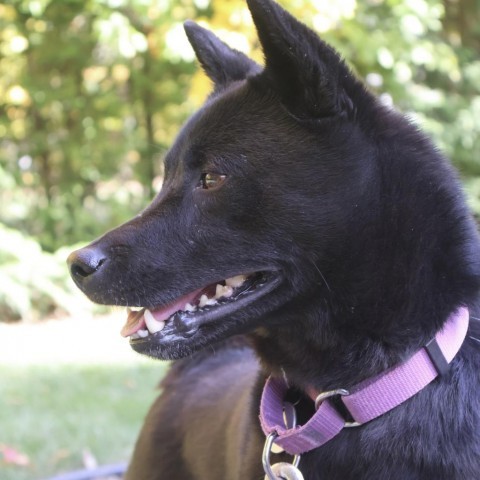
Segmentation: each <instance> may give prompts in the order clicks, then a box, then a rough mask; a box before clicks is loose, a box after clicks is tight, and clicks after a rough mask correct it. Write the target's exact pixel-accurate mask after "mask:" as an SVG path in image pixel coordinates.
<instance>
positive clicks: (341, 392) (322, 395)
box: [315, 388, 362, 428]
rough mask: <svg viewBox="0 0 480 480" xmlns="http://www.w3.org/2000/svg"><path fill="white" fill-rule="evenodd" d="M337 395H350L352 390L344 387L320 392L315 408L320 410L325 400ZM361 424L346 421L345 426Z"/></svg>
mask: <svg viewBox="0 0 480 480" xmlns="http://www.w3.org/2000/svg"><path fill="white" fill-rule="evenodd" d="M335 395H340V396H341V397H344V396H345V395H350V392H349V391H348V390H345V389H344V388H338V389H337V390H329V391H328V392H322V393H320V394H319V395H318V396H317V398H316V399H315V410H318V409H319V408H320V405H321V404H322V402H323V401H324V400H326V399H327V398H330V397H334V396H335ZM360 425H362V424H361V423H359V422H345V424H344V427H345V428H353V427H359V426H360Z"/></svg>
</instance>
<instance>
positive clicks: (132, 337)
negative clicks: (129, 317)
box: [130, 332, 148, 340]
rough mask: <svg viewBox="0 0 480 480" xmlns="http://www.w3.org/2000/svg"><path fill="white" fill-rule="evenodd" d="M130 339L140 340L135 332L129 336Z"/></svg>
mask: <svg viewBox="0 0 480 480" xmlns="http://www.w3.org/2000/svg"><path fill="white" fill-rule="evenodd" d="M147 335H148V333H147ZM130 338H131V339H132V340H136V339H137V338H140V335H139V334H138V333H137V332H135V333H134V334H132V335H130Z"/></svg>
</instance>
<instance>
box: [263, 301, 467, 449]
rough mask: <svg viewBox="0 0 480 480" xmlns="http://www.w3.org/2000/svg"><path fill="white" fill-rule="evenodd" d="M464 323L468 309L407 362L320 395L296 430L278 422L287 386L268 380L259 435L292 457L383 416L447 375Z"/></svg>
mask: <svg viewBox="0 0 480 480" xmlns="http://www.w3.org/2000/svg"><path fill="white" fill-rule="evenodd" d="M468 320H469V314H468V309H467V308H465V307H461V308H459V309H458V310H457V311H456V312H454V313H453V314H452V315H451V316H450V317H449V318H448V320H447V322H446V324H445V325H444V327H443V329H442V330H441V331H440V332H438V333H437V335H436V336H435V337H434V338H433V339H432V340H431V341H430V342H429V343H428V344H427V345H426V346H425V347H423V348H421V349H420V350H419V351H418V352H417V353H415V354H414V355H413V356H412V357H411V358H410V359H409V360H407V361H406V362H404V363H402V364H400V365H398V366H396V367H393V368H391V369H389V370H387V371H386V372H383V373H382V374H380V375H378V376H376V377H374V378H370V379H368V380H365V381H363V382H361V383H360V384H358V385H356V386H355V387H353V388H352V389H351V390H350V392H347V391H346V390H343V389H339V390H334V391H331V392H323V393H320V394H319V395H318V396H317V399H316V402H315V403H316V406H317V407H318V408H317V411H316V413H315V414H314V415H313V417H312V418H311V419H310V420H309V421H308V422H307V423H306V424H305V425H302V426H297V427H296V428H286V426H285V423H284V420H283V418H284V415H283V402H284V398H285V394H286V393H287V390H288V385H287V383H286V382H285V380H283V379H281V378H273V377H270V378H269V379H268V380H267V383H266V384H265V387H264V390H263V394H262V400H261V404H260V423H261V425H262V429H263V432H264V433H265V435H267V436H268V435H271V434H274V435H275V443H276V444H277V445H278V446H280V447H282V448H283V449H284V450H285V451H286V452H288V453H290V454H292V455H294V454H301V453H304V452H308V451H310V450H313V449H314V448H317V447H320V446H322V445H323V444H325V443H327V442H328V441H329V440H331V439H332V438H333V437H335V436H336V435H338V434H339V433H340V432H341V430H342V429H343V428H345V427H351V426H360V425H362V424H364V423H367V422H369V421H370V420H373V419H374V418H377V417H379V416H380V415H383V414H384V413H386V412H388V411H389V410H392V409H393V408H395V407H396V406H397V405H400V404H401V403H403V402H404V401H405V400H407V399H409V398H410V397H412V396H413V395H415V394H416V393H418V392H419V391H420V390H422V389H423V388H424V387H426V386H427V385H428V384H429V383H430V382H431V381H432V380H434V379H435V378H436V377H437V376H438V375H440V374H443V373H445V372H446V370H447V369H448V364H449V363H450V362H451V361H452V360H453V358H454V357H455V355H456V354H457V352H458V351H459V350H460V347H461V346H462V343H463V341H464V339H465V336H466V334H467V329H468ZM333 395H341V399H342V402H343V404H344V405H345V407H346V408H347V410H348V412H349V413H350V415H351V417H352V418H353V419H354V421H355V422H354V423H348V422H345V419H344V418H343V417H342V416H341V415H340V413H338V411H337V410H336V409H335V408H334V406H333V404H332V403H331V402H330V401H329V400H328V398H329V397H331V396H333Z"/></svg>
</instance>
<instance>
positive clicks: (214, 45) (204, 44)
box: [184, 20, 262, 90]
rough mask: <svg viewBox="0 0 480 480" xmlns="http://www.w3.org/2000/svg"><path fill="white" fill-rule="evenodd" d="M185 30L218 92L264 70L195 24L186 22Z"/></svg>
mask: <svg viewBox="0 0 480 480" xmlns="http://www.w3.org/2000/svg"><path fill="white" fill-rule="evenodd" d="M184 28H185V32H186V34H187V37H188V40H189V41H190V43H191V45H192V47H193V50H194V51H195V54H196V56H197V58H198V60H199V61H200V64H201V65H202V68H203V70H204V71H205V73H206V74H207V75H208V77H209V78H210V79H211V80H212V81H213V83H214V84H215V89H216V90H217V89H221V88H222V87H225V86H226V85H228V84H229V83H231V82H234V81H237V80H244V79H245V78H247V77H248V76H251V75H255V74H257V73H259V72H260V71H261V70H262V68H261V67H260V65H258V64H257V63H255V62H254V61H253V60H251V59H250V58H248V57H247V56H246V55H244V54H243V53H242V52H239V51H238V50H234V49H233V48H230V47H229V46H228V45H227V44H225V43H223V42H222V41H221V40H220V39H219V38H218V37H217V36H216V35H214V34H213V33H212V32H210V31H209V30H207V29H205V28H203V27H201V26H200V25H198V24H196V23H195V22H192V21H190V20H189V21H187V22H185V23H184Z"/></svg>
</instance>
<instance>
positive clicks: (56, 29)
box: [0, 0, 480, 480]
mask: <svg viewBox="0 0 480 480" xmlns="http://www.w3.org/2000/svg"><path fill="white" fill-rule="evenodd" d="M280 3H281V4H282V5H284V6H285V7H286V8H287V9H289V10H290V11H291V12H292V13H293V14H294V15H296V16H297V17H298V18H300V19H301V20H303V21H304V22H306V23H307V24H308V25H310V26H312V27H313V28H314V29H315V30H316V31H317V32H319V33H320V35H321V36H322V38H324V39H325V40H327V41H328V42H330V43H331V44H333V45H334V46H335V47H336V48H337V49H338V50H339V51H340V52H341V54H342V55H343V56H344V57H345V59H346V60H347V63H348V64H349V65H350V66H351V67H352V68H353V70H354V71H356V72H357V73H358V74H359V75H360V76H361V77H362V78H364V79H365V81H366V83H367V84H368V86H369V88H370V89H372V90H373V91H375V92H377V93H378V95H380V96H381V97H382V99H383V101H384V102H386V103H392V104H395V105H396V106H397V107H398V108H399V109H400V110H402V111H403V112H405V113H406V114H407V115H409V116H410V117H411V118H412V120H413V121H415V122H416V123H418V124H419V125H420V126H421V127H422V128H424V129H425V130H426V131H428V132H429V133H430V135H431V136H432V137H433V139H434V141H435V142H436V143H437V145H438V146H439V148H440V149H442V150H443V151H444V152H445V153H446V154H447V155H448V156H449V157H450V158H451V159H452V161H453V163H454V164H455V165H456V166H457V167H458V169H459V171H460V175H461V177H462V180H463V182H464V185H465V190H466V193H467V196H468V200H469V202H470V206H471V208H472V210H473V211H474V213H475V214H476V215H479V214H480V135H479V133H480V3H479V2H478V0H282V1H281V2H280ZM186 19H195V20H197V21H199V22H200V23H202V24H203V25H204V26H208V27H210V28H211V29H213V30H214V31H215V32H216V33H217V34H218V35H219V36H220V37H221V38H222V39H224V40H225V41H226V42H227V43H229V44H230V45H232V46H234V47H235V48H237V49H239V50H242V51H244V52H246V53H247V54H249V55H251V56H253V57H254V58H255V59H256V60H258V61H260V62H261V60H262V57H261V53H260V51H259V45H258V42H257V40H256V37H255V32H254V28H253V24H252V21H251V19H250V16H249V14H248V10H247V9H246V5H245V3H244V1H243V0H228V1H227V0H86V1H84V0H9V1H7V2H0V478H2V480H10V479H12V480H13V479H15V480H22V479H39V478H44V477H47V476H48V475H52V474H54V473H57V472H61V471H67V470H69V469H76V468H82V467H93V466H95V464H97V463H100V464H104V463H111V462H117V461H126V460H127V459H128V456H129V455H130V452H131V449H132V446H133V441H134V438H135V436H136V434H137V430H138V428H139V426H140V423H141V420H142V418H143V416H144V414H145V412H146V409H147V408H148V405H149V404H150V403H151V401H152V399H153V398H154V396H155V395H156V391H155V386H156V384H157V383H158V380H159V379H160V377H161V375H162V372H163V371H164V368H165V364H162V363H159V362H153V361H148V360H146V359H143V358H139V357H138V356H136V355H135V354H134V353H133V352H131V351H130V349H129V347H128V346H127V345H126V344H125V342H123V341H121V339H119V335H118V330H119V329H120V327H121V325H122V323H123V321H124V317H125V315H124V313H123V312H112V311H111V310H107V309H105V308H100V307H95V306H93V305H91V304H90V303H89V302H88V301H86V300H85V299H84V298H83V297H82V296H81V295H80V294H79V293H78V292H77V291H76V289H75V287H74V286H73V284H72V282H71V281H70V280H69V277H68V272H67V269H66V267H65V258H66V256H67V254H68V252H69V251H71V250H72V249H74V248H76V247H77V246H79V245H81V244H84V243H86V242H89V241H90V240H92V239H93V238H94V237H96V236H98V235H100V234H101V233H102V232H104V231H105V230H107V229H109V228H112V227H113V226H115V225H118V224H119V223H121V222H123V221H125V220H127V219H128V218H130V217H131V216H132V215H135V214H136V213H138V212H139V211H140V210H141V209H142V208H143V207H144V206H146V204H147V203H148V202H149V201H150V200H151V198H152V197H153V196H154V194H155V192H157V191H158V190H159V188H160V186H161V183H162V167H161V165H162V162H161V160H162V157H163V156H164V155H165V152H166V150H167V149H168V147H169V145H170V144H171V142H172V139H173V138H174V136H175V133H176V132H177V130H178V128H179V126H180V125H181V124H182V122H183V121H184V120H185V119H186V117H187V116H188V115H189V114H191V113H192V112H193V111H194V110H195V109H196V108H197V107H198V106H199V105H200V104H201V103H202V101H203V100H204V98H205V97H206V95H207V94H208V92H209V89H210V84H209V81H208V80H207V79H206V77H205V76H204V75H203V74H202V72H200V71H199V70H198V68H197V65H196V63H195V60H194V55H193V51H192V49H191V48H190V46H189V44H188V42H187V39H186V36H185V34H184V32H183V27H182V23H183V21H185V20H186Z"/></svg>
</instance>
